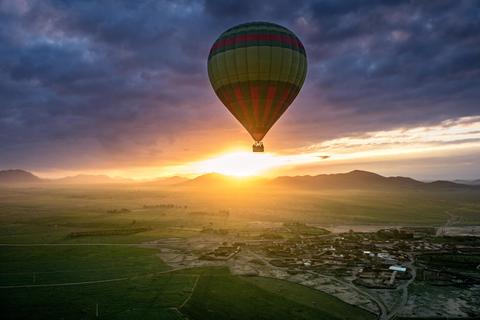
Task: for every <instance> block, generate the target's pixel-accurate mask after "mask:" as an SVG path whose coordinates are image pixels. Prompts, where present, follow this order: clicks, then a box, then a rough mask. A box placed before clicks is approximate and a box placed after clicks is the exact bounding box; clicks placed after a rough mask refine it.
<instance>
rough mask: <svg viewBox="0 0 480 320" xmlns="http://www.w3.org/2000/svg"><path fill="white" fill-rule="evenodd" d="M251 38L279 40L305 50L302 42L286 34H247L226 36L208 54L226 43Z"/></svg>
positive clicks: (249, 39)
mask: <svg viewBox="0 0 480 320" xmlns="http://www.w3.org/2000/svg"><path fill="white" fill-rule="evenodd" d="M251 40H257V41H259V40H270V41H280V42H286V43H290V44H293V45H295V46H297V47H299V48H301V49H302V50H303V51H305V48H304V47H303V44H302V43H301V42H300V41H297V40H295V39H292V38H289V37H286V36H280V35H277V34H249V35H247V36H238V37H232V38H228V39H226V40H222V41H219V42H218V43H216V44H214V45H213V47H212V49H210V54H212V52H213V51H214V50H216V49H218V48H220V47H223V46H226V45H228V44H234V43H237V42H243V41H251Z"/></svg>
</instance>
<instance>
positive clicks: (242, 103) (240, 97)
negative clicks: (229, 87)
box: [233, 88, 252, 125]
mask: <svg viewBox="0 0 480 320" xmlns="http://www.w3.org/2000/svg"><path fill="white" fill-rule="evenodd" d="M233 92H234V93H235V97H236V98H237V102H238V104H239V105H240V107H241V108H242V111H243V114H244V115H245V118H246V119H247V121H248V124H249V125H252V120H250V115H249V114H248V110H247V106H246V105H245V100H244V99H243V94H242V89H240V88H238V89H233Z"/></svg>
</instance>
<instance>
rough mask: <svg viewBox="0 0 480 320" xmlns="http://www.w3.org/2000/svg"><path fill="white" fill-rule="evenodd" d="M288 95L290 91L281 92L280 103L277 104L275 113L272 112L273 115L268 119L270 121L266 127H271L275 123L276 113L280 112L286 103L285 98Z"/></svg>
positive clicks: (286, 89)
mask: <svg viewBox="0 0 480 320" xmlns="http://www.w3.org/2000/svg"><path fill="white" fill-rule="evenodd" d="M289 93H290V89H288V88H285V89H284V90H283V93H282V97H281V98H280V101H279V102H278V104H277V107H276V108H275V111H274V112H273V115H272V117H271V118H270V121H269V122H268V125H267V126H268V127H269V126H272V125H273V124H274V123H275V121H276V120H277V119H276V116H277V114H278V112H279V111H280V109H282V107H283V106H284V105H285V104H286V103H287V101H286V100H287V96H288V94H289Z"/></svg>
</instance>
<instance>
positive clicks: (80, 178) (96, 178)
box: [52, 174, 135, 184]
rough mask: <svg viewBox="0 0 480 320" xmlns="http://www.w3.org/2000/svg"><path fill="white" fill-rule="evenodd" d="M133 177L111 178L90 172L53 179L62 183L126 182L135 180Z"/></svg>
mask: <svg viewBox="0 0 480 320" xmlns="http://www.w3.org/2000/svg"><path fill="white" fill-rule="evenodd" d="M134 181H135V180H133V179H128V178H121V177H115V178H110V177H109V176H106V175H103V174H98V175H89V174H79V175H76V176H71V177H65V178H60V179H56V180H52V182H54V183H62V184H98V183H124V182H134Z"/></svg>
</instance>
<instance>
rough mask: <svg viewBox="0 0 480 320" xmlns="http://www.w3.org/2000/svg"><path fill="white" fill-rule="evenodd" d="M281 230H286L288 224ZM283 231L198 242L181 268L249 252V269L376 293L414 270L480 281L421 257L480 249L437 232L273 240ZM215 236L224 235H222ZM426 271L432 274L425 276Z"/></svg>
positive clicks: (417, 230) (383, 232) (402, 230)
mask: <svg viewBox="0 0 480 320" xmlns="http://www.w3.org/2000/svg"><path fill="white" fill-rule="evenodd" d="M283 229H287V230H288V231H290V230H289V229H288V226H285V227H284V228H283ZM283 231H285V230H282V228H274V229H268V230H266V233H265V234H264V236H265V237H262V238H261V239H258V240H248V241H247V240H239V239H235V240H232V239H227V238H223V241H221V242H213V243H212V242H211V241H208V240H205V239H204V240H203V242H202V241H200V240H198V239H197V240H196V241H194V242H191V243H190V244H189V246H188V248H187V250H185V252H184V253H185V255H186V256H189V257H190V259H181V261H182V265H189V264H191V263H192V262H193V261H195V260H196V261H195V262H194V265H198V264H199V263H201V261H204V262H210V263H209V264H218V263H220V264H222V262H228V261H231V263H232V264H235V262H236V261H237V260H238V262H239V263H240V261H239V260H242V259H241V258H240V256H241V255H242V254H245V252H248V253H250V254H254V255H255V256H256V257H257V259H252V260H251V261H250V265H251V266H252V267H256V266H257V265H258V264H259V262H260V264H262V265H265V266H268V267H270V268H275V269H277V270H282V271H285V272H287V273H288V274H302V273H306V272H308V273H312V272H313V273H318V274H326V275H332V276H335V277H339V278H342V277H344V278H348V279H352V277H355V279H354V280H352V281H351V282H352V283H353V284H355V285H357V286H363V287H367V288H374V289H396V288H397V285H398V281H402V280H409V279H413V278H414V277H415V274H416V270H418V269H420V272H422V274H423V275H425V274H426V275H430V276H429V277H433V276H435V277H436V278H439V279H440V278H442V279H450V280H451V282H452V284H454V283H455V282H456V283H458V281H464V282H466V283H480V279H478V278H475V277H473V278H472V277H462V275H460V274H458V275H455V272H451V271H447V270H436V269H435V268H431V267H430V266H429V265H428V264H427V263H426V262H425V261H422V260H421V259H419V257H421V256H422V255H423V254H441V253H446V254H461V253H462V252H469V251H476V252H478V251H480V246H479V245H478V244H475V243H474V244H472V245H469V244H468V243H467V244H462V245H459V244H455V243H453V242H452V241H450V242H448V243H439V242H437V241H429V239H435V238H434V237H433V236H434V235H435V232H436V229H435V228H387V229H380V230H378V231H377V232H376V233H355V232H353V231H352V230H351V231H350V232H349V233H346V234H337V235H331V234H322V235H302V234H297V236H295V237H293V238H290V239H283V238H281V239H280V238H279V237H275V233H277V234H278V233H281V232H283ZM216 234H218V235H221V234H223V235H225V234H226V231H225V230H222V233H220V232H218V233H216ZM220 239H222V238H220ZM217 240H218V239H217ZM228 240H230V241H228ZM207 244H208V245H207ZM192 260H193V261H192ZM243 260H244V259H243ZM243 260H242V261H243ZM259 260H260V261H259ZM189 261H190V263H189ZM167 262H168V261H167ZM243 262H244V261H243ZM478 263H479V264H480V261H479V262H478ZM430 269H432V270H434V271H435V272H430V273H429V271H431V270H430ZM479 269H480V265H479ZM436 271H438V272H436ZM459 279H462V280H459Z"/></svg>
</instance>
